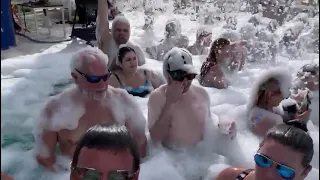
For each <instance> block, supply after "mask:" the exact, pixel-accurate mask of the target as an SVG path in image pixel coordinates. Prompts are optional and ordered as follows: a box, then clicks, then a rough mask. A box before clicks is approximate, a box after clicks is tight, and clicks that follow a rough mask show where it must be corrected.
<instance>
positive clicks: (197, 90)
mask: <svg viewBox="0 0 320 180" xmlns="http://www.w3.org/2000/svg"><path fill="white" fill-rule="evenodd" d="M191 87H192V90H193V92H194V93H195V94H196V95H197V96H198V97H202V98H205V99H208V98H209V94H208V92H207V91H206V89H205V88H203V87H202V86H195V85H192V86H191Z"/></svg>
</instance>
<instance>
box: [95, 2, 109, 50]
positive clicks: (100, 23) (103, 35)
mask: <svg viewBox="0 0 320 180" xmlns="http://www.w3.org/2000/svg"><path fill="white" fill-rule="evenodd" d="M96 22H97V27H96V39H97V41H98V46H99V49H101V50H102V51H103V50H105V49H106V46H108V40H109V38H111V34H110V32H109V20H108V2H107V0H98V16H97V20H96ZM104 53H106V52H104Z"/></svg>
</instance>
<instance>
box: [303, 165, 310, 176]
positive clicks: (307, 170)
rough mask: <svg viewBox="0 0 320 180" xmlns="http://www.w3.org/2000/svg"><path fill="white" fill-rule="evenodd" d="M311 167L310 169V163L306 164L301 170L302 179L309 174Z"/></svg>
mask: <svg viewBox="0 0 320 180" xmlns="http://www.w3.org/2000/svg"><path fill="white" fill-rule="evenodd" d="M311 169H312V166H311V165H308V166H307V167H306V168H305V170H304V171H303V172H302V175H301V176H302V177H303V179H304V178H306V177H307V176H308V174H309V172H310V171H311Z"/></svg>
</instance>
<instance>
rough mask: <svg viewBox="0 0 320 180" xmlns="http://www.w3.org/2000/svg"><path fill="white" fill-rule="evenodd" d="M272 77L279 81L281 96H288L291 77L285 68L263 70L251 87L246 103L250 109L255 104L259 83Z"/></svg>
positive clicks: (261, 83)
mask: <svg viewBox="0 0 320 180" xmlns="http://www.w3.org/2000/svg"><path fill="white" fill-rule="evenodd" d="M271 78H274V79H276V80H277V81H278V82H279V86H280V91H281V93H282V95H283V97H285V98H286V97H289V96H290V94H291V92H290V88H291V86H292V77H291V74H290V73H289V71H288V70H287V69H284V68H274V69H270V70H266V71H264V72H263V73H262V74H261V75H260V76H259V77H258V78H257V79H256V80H255V83H254V85H253V87H252V90H251V93H250V97H249V100H248V103H247V108H248V109H251V108H253V107H254V106H255V104H256V99H257V94H258V92H259V89H260V87H261V85H263V84H264V83H265V82H267V81H268V80H269V79H271Z"/></svg>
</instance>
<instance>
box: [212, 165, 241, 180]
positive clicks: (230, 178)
mask: <svg viewBox="0 0 320 180" xmlns="http://www.w3.org/2000/svg"><path fill="white" fill-rule="evenodd" d="M244 170H245V169H243V168H235V167H230V168H227V169H225V170H223V171H221V172H220V173H219V175H218V176H217V177H216V180H234V179H236V178H237V176H238V175H239V174H240V173H241V172H242V171H244Z"/></svg>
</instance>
